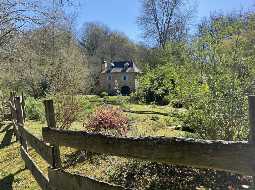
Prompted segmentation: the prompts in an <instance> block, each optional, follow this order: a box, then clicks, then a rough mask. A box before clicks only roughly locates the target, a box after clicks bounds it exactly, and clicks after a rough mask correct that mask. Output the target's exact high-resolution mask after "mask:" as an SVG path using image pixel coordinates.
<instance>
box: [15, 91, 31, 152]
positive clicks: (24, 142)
mask: <svg viewBox="0 0 255 190" xmlns="http://www.w3.org/2000/svg"><path fill="white" fill-rule="evenodd" d="M21 101H22V98H21V96H16V97H15V100H14V104H15V108H16V125H17V126H18V128H19V127H24V118H23V113H24V110H23V109H22V105H21ZM20 143H21V145H22V146H23V147H24V149H25V150H26V151H27V150H28V149H27V140H26V139H25V138H24V137H22V136H20Z"/></svg>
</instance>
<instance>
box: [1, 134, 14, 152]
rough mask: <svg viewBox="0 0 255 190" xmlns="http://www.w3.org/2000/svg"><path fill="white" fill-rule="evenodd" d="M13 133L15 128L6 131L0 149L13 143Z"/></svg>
mask: <svg viewBox="0 0 255 190" xmlns="http://www.w3.org/2000/svg"><path fill="white" fill-rule="evenodd" d="M12 135H13V129H8V130H7V131H6V132H5V135H4V138H3V140H2V142H1V144H0V149H3V148H5V147H6V146H9V145H11V144H12Z"/></svg>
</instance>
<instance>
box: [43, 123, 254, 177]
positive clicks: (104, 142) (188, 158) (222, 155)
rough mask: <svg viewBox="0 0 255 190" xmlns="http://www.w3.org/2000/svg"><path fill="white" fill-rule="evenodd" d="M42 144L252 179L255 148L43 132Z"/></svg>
mask: <svg viewBox="0 0 255 190" xmlns="http://www.w3.org/2000/svg"><path fill="white" fill-rule="evenodd" d="M43 138H44V140H45V141H47V142H49V143H52V144H57V145H61V146H67V147H72V148H76V149H79V150H88V151H91V152H96V153H103V154H110V155H114V156H124V157H131V158H138V159H142V160H148V161H154V162H164V163H169V164H178V165H186V166H192V167H199V168H212V169H217V170H225V171H230V172H235V173H241V174H244V175H255V170H254V168H253V167H252V166H253V164H254V163H255V162H254V161H255V146H253V145H251V144H248V143H247V142H228V141H205V140H195V139H184V138H162V137H159V138H157V137H147V138H117V137H112V136H104V135H100V134H91V133H86V132H83V131H64V130H60V129H50V128H43Z"/></svg>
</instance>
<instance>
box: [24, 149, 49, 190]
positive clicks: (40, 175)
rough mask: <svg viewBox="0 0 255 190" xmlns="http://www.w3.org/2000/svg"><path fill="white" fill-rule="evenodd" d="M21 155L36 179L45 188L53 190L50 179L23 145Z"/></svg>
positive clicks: (44, 189) (45, 189)
mask: <svg viewBox="0 0 255 190" xmlns="http://www.w3.org/2000/svg"><path fill="white" fill-rule="evenodd" d="M20 153H21V157H22V159H23V160H24V162H25V165H26V167H27V168H28V169H29V170H30V171H31V173H32V175H33V176H34V178H35V180H36V181H37V183H38V184H39V186H40V187H41V188H42V189H43V190H51V188H50V186H49V179H48V177H46V176H45V175H44V174H43V172H42V171H41V170H40V169H39V167H38V166H37V165H36V164H35V163H34V162H33V160H32V158H30V156H29V155H28V153H27V152H26V150H25V149H24V148H23V147H22V146H21V147H20Z"/></svg>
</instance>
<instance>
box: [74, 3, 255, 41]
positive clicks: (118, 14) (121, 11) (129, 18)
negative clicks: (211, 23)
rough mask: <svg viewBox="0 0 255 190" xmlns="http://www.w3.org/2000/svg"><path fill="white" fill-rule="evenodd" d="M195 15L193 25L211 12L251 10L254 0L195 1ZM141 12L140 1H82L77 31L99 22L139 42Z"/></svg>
mask: <svg viewBox="0 0 255 190" xmlns="http://www.w3.org/2000/svg"><path fill="white" fill-rule="evenodd" d="M196 2H197V13H196V15H195V17H194V24H196V23H198V22H199V21H200V19H201V18H203V17H207V16H209V15H210V13H211V12H215V11H224V12H225V13H228V12H231V11H237V10H240V9H245V10H246V9H251V8H252V7H254V5H255V0H196ZM140 11H141V0H83V1H81V7H80V11H79V16H78V18H77V24H78V26H77V29H78V30H80V29H81V28H82V25H83V24H84V23H85V22H101V23H104V24H106V25H107V26H109V27H110V28H111V29H112V30H117V31H121V32H124V33H125V34H126V35H127V36H128V37H129V38H131V39H132V40H135V41H141V40H142V39H141V33H140V30H139V26H138V25H137V23H136V19H137V17H138V16H139V12H140Z"/></svg>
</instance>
